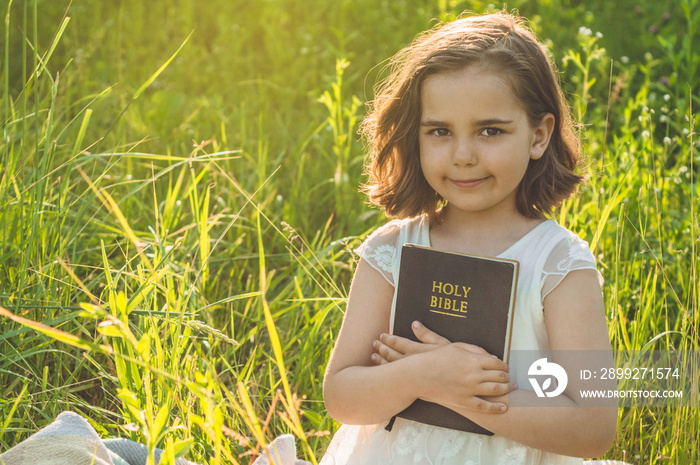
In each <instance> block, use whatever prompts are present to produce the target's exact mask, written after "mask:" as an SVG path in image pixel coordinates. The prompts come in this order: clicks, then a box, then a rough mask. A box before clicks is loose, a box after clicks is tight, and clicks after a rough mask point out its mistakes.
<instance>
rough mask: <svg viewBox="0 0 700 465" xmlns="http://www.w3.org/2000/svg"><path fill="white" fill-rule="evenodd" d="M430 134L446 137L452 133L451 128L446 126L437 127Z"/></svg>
mask: <svg viewBox="0 0 700 465" xmlns="http://www.w3.org/2000/svg"><path fill="white" fill-rule="evenodd" d="M430 134H432V135H434V136H437V137H446V136H449V135H450V130H449V129H446V128H436V129H433V130H432V131H430Z"/></svg>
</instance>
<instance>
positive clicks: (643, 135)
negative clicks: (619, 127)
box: [642, 130, 649, 139]
mask: <svg viewBox="0 0 700 465" xmlns="http://www.w3.org/2000/svg"><path fill="white" fill-rule="evenodd" d="M642 137H643V138H645V139H646V138H648V137H649V131H647V130H644V131H642Z"/></svg>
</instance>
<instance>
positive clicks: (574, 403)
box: [381, 270, 617, 457]
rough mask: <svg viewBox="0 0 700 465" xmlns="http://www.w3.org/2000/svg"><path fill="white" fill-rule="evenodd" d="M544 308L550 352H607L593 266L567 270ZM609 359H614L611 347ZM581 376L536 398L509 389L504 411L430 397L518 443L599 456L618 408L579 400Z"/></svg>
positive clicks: (612, 429) (607, 445)
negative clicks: (560, 391) (557, 393)
mask: <svg viewBox="0 0 700 465" xmlns="http://www.w3.org/2000/svg"><path fill="white" fill-rule="evenodd" d="M544 312H545V325H546V328H547V336H548V338H549V344H550V349H551V350H552V351H553V353H555V352H556V351H570V350H581V351H608V352H610V340H609V337H608V331H607V324H606V321H605V312H604V307H603V299H602V294H601V292H600V286H599V284H598V280H597V276H596V274H595V272H593V271H591V270H578V271H573V272H571V273H569V275H568V276H567V277H565V278H564V280H563V281H562V282H561V283H560V284H559V285H558V286H557V287H556V288H555V289H554V290H553V291H552V292H551V293H550V294H549V295H548V296H547V297H546V298H545V300H544ZM385 339H387V338H385ZM405 341H406V340H404V341H396V340H395V339H394V338H388V342H389V343H390V344H396V343H397V342H398V343H402V344H404V345H405V344H406V342H405ZM381 350H382V352H384V353H385V354H386V353H388V351H387V348H386V347H381ZM598 353H599V352H598ZM410 358H411V356H409V357H405V358H400V357H399V356H397V355H396V354H394V356H392V357H390V359H395V360H397V361H402V360H405V359H410ZM609 359H610V360H612V353H610V357H609ZM554 361H555V362H556V360H554ZM393 363H396V362H394V361H391V363H388V365H389V366H390V365H392V364H393ZM579 381H580V380H577V379H576V377H575V376H572V373H569V383H568V385H567V389H566V390H565V391H564V393H563V394H562V395H560V396H558V397H554V398H538V397H537V396H536V395H535V393H534V392H533V391H528V390H524V389H519V390H516V391H513V392H511V393H510V394H508V404H509V407H508V411H507V412H506V413H504V414H503V415H490V414H485V413H482V412H478V411H474V410H472V409H466V408H463V407H460V406H459V405H455V404H454V403H452V404H450V405H448V401H447V400H446V399H448V396H449V394H450V393H448V392H443V393H442V394H441V397H438V398H435V399H433V401H435V402H438V403H441V404H443V405H446V406H448V407H450V408H451V409H453V410H455V411H457V412H458V413H461V414H462V415H464V416H466V417H468V418H470V419H471V420H473V421H474V422H476V423H478V424H479V425H481V426H483V427H484V428H486V429H488V430H490V431H493V432H494V433H496V434H499V435H502V436H505V437H507V438H509V439H512V440H514V441H516V442H519V443H521V444H525V445H528V446H530V447H534V448H537V449H542V450H546V451H549V452H554V453H558V454H563V455H571V456H577V457H597V456H600V455H602V454H604V453H605V452H606V451H607V450H608V449H609V448H610V446H611V444H612V442H613V441H614V439H615V432H616V428H617V409H616V408H615V407H584V406H582V404H583V402H582V400H581V399H580V398H579V388H581V386H580V383H579ZM612 389H614V386H612ZM492 400H495V399H492ZM589 403H590V400H589ZM514 405H516V406H514ZM517 405H540V406H537V407H517Z"/></svg>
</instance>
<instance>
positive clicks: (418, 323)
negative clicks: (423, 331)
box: [413, 321, 422, 329]
mask: <svg viewBox="0 0 700 465" xmlns="http://www.w3.org/2000/svg"><path fill="white" fill-rule="evenodd" d="M421 326H422V325H421V324H420V321H414V322H413V327H414V328H416V329H418V328H420V327H421Z"/></svg>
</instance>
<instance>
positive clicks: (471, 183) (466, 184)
mask: <svg viewBox="0 0 700 465" xmlns="http://www.w3.org/2000/svg"><path fill="white" fill-rule="evenodd" d="M448 179H449V181H450V182H451V183H452V184H454V185H455V186H457V187H460V188H463V189H469V188H473V187H477V186H479V185H481V184H482V183H483V182H484V181H486V180H487V179H488V176H487V177H485V178H478V179H452V178H448Z"/></svg>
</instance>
